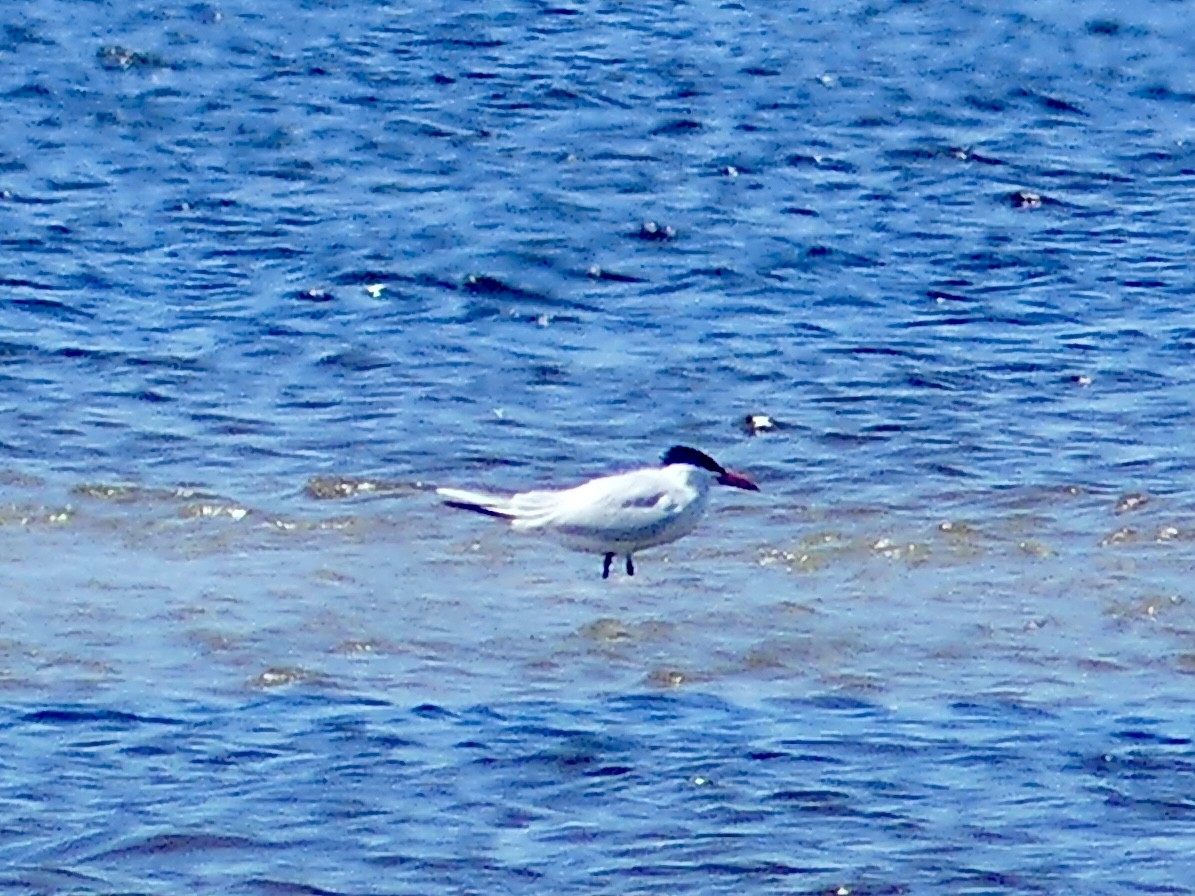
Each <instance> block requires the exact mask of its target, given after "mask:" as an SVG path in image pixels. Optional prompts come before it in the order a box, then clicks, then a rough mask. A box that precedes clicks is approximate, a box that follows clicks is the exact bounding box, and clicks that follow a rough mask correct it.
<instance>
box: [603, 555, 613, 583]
mask: <svg viewBox="0 0 1195 896" xmlns="http://www.w3.org/2000/svg"><path fill="white" fill-rule="evenodd" d="M613 562H614V553H613V552H611V553H609V554H607V555H606V559H605V561H603V563H602V578H603V579H608V578H610V564H611V563H613Z"/></svg>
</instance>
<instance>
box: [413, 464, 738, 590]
mask: <svg viewBox="0 0 1195 896" xmlns="http://www.w3.org/2000/svg"><path fill="white" fill-rule="evenodd" d="M715 483H717V484H719V485H729V486H731V487H733V488H742V489H746V490H748V491H753V492H757V491H759V486H757V485H756V484H755V483H754V482H752V481H751V480H750V479H748V478H747V477H746V476H742V475H740V474H738V473H735V472H733V471H731V470H728V469H726V468H725V467H724V466H722V465H721V464H720V463H718V462H717V461H716V460H714V459H713V458H712V457H710V456H709V455H708V454H705V453H704V452H701V451H698V450H697V449H696V448H689V447H686V446H684V445H676V446H674V447H672V448H669V449H668V450H667V451H666V452H664V457H663V458H662V460H661V463H660V466H658V467H647V468H645V469H642V470H632V471H630V472H629V473H618V474H615V475H613V476H602V477H601V478H599V479H591V480H590V481H589V482H585V483H582V484H581V485H578V486H576V487H575V488H569V489H562V490H559V491H534V492H522V493H520V494H517V495H487V494H483V493H480V492H470V491H464V490H462V489H456V488H438V489H436V494H438V495H440V496H441V497H443V498H444V499H445V501H444V503H445V504H446V505H447V506H449V507H457V508H460V509H461V510H472V511H473V512H474V513H482V514H485V515H486V516H493V517H498V518H499V519H504V520H510V525H511V528H512V529H515V530H517V531H520V532H545V533H548V534H551V535H554V536H556V538H558V539H559V540H560V541H562V542H563V543H564V544H565V545H566V546H567V547H570V548H572V549H574V550H578V551H586V552H595V553H599V554H601V555H602V558H603V559H602V578H603V579H608V578H610V564H611V563H613V562H614V558H615V557H616V556H617V555H619V554H624V555H625V556H626V558H627V567H626V568H627V575H628V576H633V575H634V574H635V562H634V560H633V559H632V556H633V555H634V553H635V552H636V551H639V550H642V549H643V548H650V547H655V546H656V545H661V544H667V543H668V542H670V541H676V539H678V538H680V537H681V536H682V535H688V534H689V533H690V532H692V531H693V529H694V527H695V526H696V525H697V523H698V521H699V520H700V519H701V517H702V515H703V514H704V513H705V507H706V504H707V503H708V501H709V492H710V486H711V485H713V484H715Z"/></svg>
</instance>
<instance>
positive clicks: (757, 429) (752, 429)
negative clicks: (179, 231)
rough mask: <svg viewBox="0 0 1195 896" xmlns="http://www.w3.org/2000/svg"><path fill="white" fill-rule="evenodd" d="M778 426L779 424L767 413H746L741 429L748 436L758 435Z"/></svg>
mask: <svg viewBox="0 0 1195 896" xmlns="http://www.w3.org/2000/svg"><path fill="white" fill-rule="evenodd" d="M779 428H780V424H778V423H777V422H776V421H775V420H773V419H772V418H771V417H769V416H768V415H767V414H748V415H747V416H746V418H745V419H744V420H743V430H744V431H745V432H746V433H747V435H749V436H758V435H762V434H763V433H765V432H775V431H776V430H777V429H779Z"/></svg>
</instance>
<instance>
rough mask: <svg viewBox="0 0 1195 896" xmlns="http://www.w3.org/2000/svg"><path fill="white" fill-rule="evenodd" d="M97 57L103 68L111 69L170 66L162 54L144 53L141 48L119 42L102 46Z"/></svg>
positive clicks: (124, 69)
mask: <svg viewBox="0 0 1195 896" xmlns="http://www.w3.org/2000/svg"><path fill="white" fill-rule="evenodd" d="M95 58H96V59H97V60H98V61H99V63H100V67H101V68H106V69H108V70H109V71H128V70H129V69H134V68H169V66H168V65H167V63H166V60H164V59H163V58H162V57H161V56H158V55H155V54H154V53H142V52H141V51H140V50H130V49H129V48H128V47H122V46H120V45H119V44H112V45H110V46H107V47H100V49H99V50H98V51H96V54H95Z"/></svg>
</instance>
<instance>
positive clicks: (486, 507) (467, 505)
mask: <svg viewBox="0 0 1195 896" xmlns="http://www.w3.org/2000/svg"><path fill="white" fill-rule="evenodd" d="M436 494H437V495H439V496H440V497H441V498H444V506H446V507H455V508H457V509H458V510H471V511H473V512H474V513H480V514H483V515H485V516H493V517H497V518H498V519H501V520H509V519H513V518H514V514H513V513H511V511H510V508H509V499H508V498H504V497H502V496H501V495H485V494H482V493H481V492H467V491H465V490H464V489H459V488H438V489H436Z"/></svg>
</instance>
